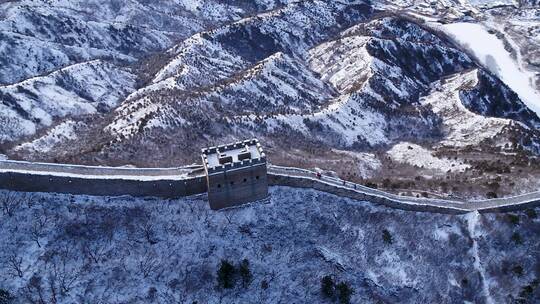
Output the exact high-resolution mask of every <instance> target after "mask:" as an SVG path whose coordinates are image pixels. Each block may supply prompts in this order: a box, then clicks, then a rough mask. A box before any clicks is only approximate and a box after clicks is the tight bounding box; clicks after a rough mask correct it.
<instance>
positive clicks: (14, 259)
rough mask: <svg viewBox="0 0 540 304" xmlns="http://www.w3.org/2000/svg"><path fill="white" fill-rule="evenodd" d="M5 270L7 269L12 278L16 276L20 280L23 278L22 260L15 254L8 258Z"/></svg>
mask: <svg viewBox="0 0 540 304" xmlns="http://www.w3.org/2000/svg"><path fill="white" fill-rule="evenodd" d="M7 268H8V269H9V270H8V272H9V273H10V275H11V276H13V277H15V276H17V277H19V278H22V277H23V276H24V270H23V267H22V258H21V257H19V256H17V255H15V254H12V255H10V256H9V257H8V260H7Z"/></svg>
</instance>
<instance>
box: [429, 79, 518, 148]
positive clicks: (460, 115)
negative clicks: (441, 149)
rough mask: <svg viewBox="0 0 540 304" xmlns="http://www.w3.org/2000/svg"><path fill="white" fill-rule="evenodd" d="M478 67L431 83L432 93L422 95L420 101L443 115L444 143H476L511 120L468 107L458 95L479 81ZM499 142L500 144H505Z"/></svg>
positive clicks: (470, 144) (456, 145)
mask: <svg viewBox="0 0 540 304" xmlns="http://www.w3.org/2000/svg"><path fill="white" fill-rule="evenodd" d="M477 73H478V72H477V70H473V71H470V72H467V73H464V74H456V75H454V76H452V77H449V78H447V79H446V80H445V82H444V83H441V82H436V83H434V84H432V87H434V89H433V90H432V91H431V92H430V93H429V95H427V96H425V97H422V98H420V103H421V104H424V105H430V106H431V109H432V110H433V112H434V113H435V114H437V115H439V116H440V117H441V118H442V124H443V130H444V132H445V135H444V140H443V141H441V142H440V145H442V146H451V147H465V146H477V145H478V144H479V143H481V142H482V141H484V140H486V139H490V138H493V137H495V136H496V135H497V134H499V133H500V132H502V130H503V128H505V127H506V126H508V125H510V124H511V120H509V119H503V118H493V117H485V116H482V115H479V114H476V113H474V112H471V111H470V110H468V109H467V108H466V107H465V106H464V105H463V104H462V102H461V100H460V97H459V91H460V90H466V89H470V88H472V87H474V86H476V85H477V84H478V74H477ZM504 144H505V143H504V142H499V143H498V145H501V146H502V145H504Z"/></svg>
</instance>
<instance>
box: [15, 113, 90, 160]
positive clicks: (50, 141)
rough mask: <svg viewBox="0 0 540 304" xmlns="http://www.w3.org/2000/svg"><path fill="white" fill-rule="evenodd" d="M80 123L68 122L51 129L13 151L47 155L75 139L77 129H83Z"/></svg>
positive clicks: (82, 124)
mask: <svg viewBox="0 0 540 304" xmlns="http://www.w3.org/2000/svg"><path fill="white" fill-rule="evenodd" d="M84 126H85V124H84V123H82V122H75V121H72V120H68V121H65V122H62V123H61V124H59V125H58V126H56V127H54V128H53V129H51V130H50V131H49V132H48V133H47V134H46V135H44V136H42V137H40V138H38V139H36V140H34V141H32V142H29V143H24V144H22V145H19V146H17V147H15V150H27V151H31V152H42V153H47V152H49V151H51V150H52V149H53V148H54V147H55V146H56V145H58V144H60V143H62V142H64V141H66V140H74V139H76V138H77V133H76V131H77V129H78V128H81V127H84Z"/></svg>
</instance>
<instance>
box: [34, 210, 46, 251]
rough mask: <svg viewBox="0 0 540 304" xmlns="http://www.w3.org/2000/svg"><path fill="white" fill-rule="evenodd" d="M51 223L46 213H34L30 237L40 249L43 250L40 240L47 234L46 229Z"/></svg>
mask: <svg viewBox="0 0 540 304" xmlns="http://www.w3.org/2000/svg"><path fill="white" fill-rule="evenodd" d="M48 222H49V217H48V215H47V213H46V212H41V213H39V212H38V213H34V216H33V220H32V226H31V227H30V237H31V238H32V240H33V241H34V242H36V244H37V245H38V247H39V248H41V243H40V242H39V239H40V238H42V237H43V236H44V234H45V228H46V226H47V223H48Z"/></svg>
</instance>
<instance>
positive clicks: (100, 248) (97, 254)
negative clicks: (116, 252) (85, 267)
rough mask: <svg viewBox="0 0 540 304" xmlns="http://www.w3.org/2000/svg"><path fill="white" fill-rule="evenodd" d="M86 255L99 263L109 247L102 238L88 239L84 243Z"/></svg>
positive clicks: (91, 260)
mask: <svg viewBox="0 0 540 304" xmlns="http://www.w3.org/2000/svg"><path fill="white" fill-rule="evenodd" d="M82 252H83V254H84V256H85V257H86V258H87V259H88V260H89V261H90V262H92V263H95V264H98V263H99V262H100V261H101V260H102V259H103V257H104V256H105V255H106V253H107V248H106V247H105V245H104V244H103V242H102V241H101V240H99V239H98V240H97V241H88V242H85V243H84V244H82Z"/></svg>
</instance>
